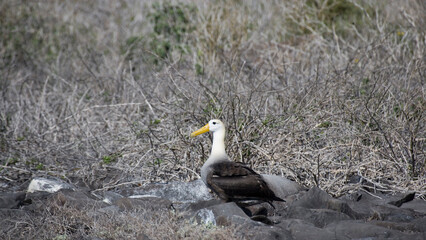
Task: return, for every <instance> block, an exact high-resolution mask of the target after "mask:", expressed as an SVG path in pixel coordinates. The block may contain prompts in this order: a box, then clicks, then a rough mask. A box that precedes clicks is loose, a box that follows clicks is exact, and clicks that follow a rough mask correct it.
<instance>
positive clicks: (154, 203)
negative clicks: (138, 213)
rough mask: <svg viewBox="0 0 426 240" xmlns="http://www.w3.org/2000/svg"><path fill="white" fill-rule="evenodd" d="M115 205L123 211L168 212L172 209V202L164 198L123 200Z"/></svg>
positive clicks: (119, 200)
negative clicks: (167, 210) (146, 210)
mask: <svg viewBox="0 0 426 240" xmlns="http://www.w3.org/2000/svg"><path fill="white" fill-rule="evenodd" d="M115 204H116V205H117V206H118V207H119V208H120V210H122V211H132V210H143V209H149V210H166V209H171V208H172V206H173V205H172V202H171V201H169V200H167V199H164V198H156V197H146V198H140V199H138V198H121V199H118V200H117V201H116V202H115Z"/></svg>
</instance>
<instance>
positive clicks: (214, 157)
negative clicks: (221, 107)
mask: <svg viewBox="0 0 426 240" xmlns="http://www.w3.org/2000/svg"><path fill="white" fill-rule="evenodd" d="M218 161H230V160H229V158H228V155H227V154H226V151H225V129H224V128H222V129H219V130H217V131H215V132H213V144H212V152H211V153H210V157H209V159H207V161H206V162H205V163H204V165H203V167H201V179H203V181H204V183H206V184H207V179H206V178H207V174H208V172H209V171H211V170H210V165H212V164H213V163H216V162H218Z"/></svg>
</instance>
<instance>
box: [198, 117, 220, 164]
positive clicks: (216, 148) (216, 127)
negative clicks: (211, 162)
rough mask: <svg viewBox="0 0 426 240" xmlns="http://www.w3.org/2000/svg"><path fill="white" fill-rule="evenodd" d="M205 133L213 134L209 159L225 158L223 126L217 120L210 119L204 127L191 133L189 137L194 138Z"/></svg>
mask: <svg viewBox="0 0 426 240" xmlns="http://www.w3.org/2000/svg"><path fill="white" fill-rule="evenodd" d="M206 132H212V133H213V145H212V151H211V154H210V158H212V157H213V156H214V157H226V158H227V155H226V152H225V124H223V122H222V121H220V120H218V119H212V120H210V121H209V123H207V124H206V125H205V126H204V127H202V128H200V129H198V130H197V131H195V132H193V133H191V137H195V136H198V135H200V134H203V133H206ZM210 158H209V159H210Z"/></svg>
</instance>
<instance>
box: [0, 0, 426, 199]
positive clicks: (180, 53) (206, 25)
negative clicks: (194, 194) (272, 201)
mask: <svg viewBox="0 0 426 240" xmlns="http://www.w3.org/2000/svg"><path fill="white" fill-rule="evenodd" d="M395 5H398V7H395ZM165 9H168V11H169V10H170V9H174V10H173V11H175V12H174V14H176V17H175V18H173V19H170V18H167V16H165V14H164V12H162V11H166V10H165ZM170 11H171V10H170ZM425 12H426V7H425V5H424V3H423V2H422V1H408V2H401V1H390V2H389V1H387V2H386V4H385V3H382V2H379V1H322V0H316V1H308V0H306V1H283V2H268V3H261V2H255V1H253V2H238V1H229V2H227V3H226V6H223V4H222V3H218V2H204V1H200V2H192V1H188V2H186V3H184V4H183V3H181V2H177V1H172V2H160V3H159V5H158V6H156V7H153V5H152V3H151V2H149V1H147V2H140V1H131V0H128V1H121V2H120V3H117V2H114V1H111V2H109V1H107V2H104V1H100V2H98V1H91V2H90V3H87V2H85V1H73V2H65V3H64V2H62V1H45V2H31V3H28V2H25V4H24V2H23V1H3V2H2V3H1V4H0V14H1V33H0V35H1V40H2V41H1V43H2V47H1V49H0V55H1V56H2V57H1V60H0V66H1V68H0V71H1V83H0V86H1V98H2V101H1V103H0V109H1V113H0V134H1V135H0V136H1V138H0V150H1V152H2V154H1V156H0V160H1V164H2V166H3V167H2V170H1V175H2V177H1V178H2V187H3V188H8V187H10V186H13V185H15V184H16V183H19V182H23V181H25V180H26V179H28V178H30V177H32V176H34V175H55V176H60V177H63V178H65V179H72V178H74V177H78V178H83V179H85V181H87V182H88V183H96V184H95V186H96V188H105V189H109V188H114V186H116V185H119V184H145V183H148V182H167V181H189V180H192V179H196V178H198V177H199V176H198V172H199V168H200V167H201V165H202V163H203V161H204V159H205V158H206V157H207V155H208V153H209V142H208V141H204V140H202V139H201V140H200V139H190V138H189V133H190V132H191V131H192V130H194V129H196V128H197V127H200V126H202V125H203V124H205V123H206V122H207V121H208V120H209V119H211V118H221V119H223V120H224V122H225V123H227V125H228V135H227V146H228V153H229V155H230V156H231V157H232V158H233V159H235V160H236V161H243V162H246V163H248V164H250V165H251V166H253V167H254V168H255V169H256V170H257V171H258V172H262V173H273V174H280V175H284V176H287V177H290V178H293V179H295V180H297V181H298V182H300V183H301V184H304V185H306V186H312V185H318V186H319V187H321V188H323V189H325V190H327V191H328V192H329V193H331V194H334V195H341V194H344V193H346V192H348V191H350V190H352V189H354V188H356V187H359V186H358V185H353V184H352V185H348V184H347V181H348V179H349V178H350V177H351V176H353V175H358V176H362V177H363V178H364V179H366V180H368V181H370V182H372V183H374V184H375V186H376V187H379V188H382V189H383V190H386V191H390V192H393V191H407V190H410V191H416V192H418V193H419V195H418V196H421V195H424V194H425V190H424V186H425V183H426V182H425V181H426V175H425V172H426V171H425V170H426V169H425V168H426V167H425V137H424V136H425V135H426V134H425V133H426V132H425V121H424V114H425V89H424V84H425V79H426V78H425V72H426V71H425V69H426V67H425V66H426V65H425V49H426V48H425V28H424V26H426V25H425V22H424V19H426V18H425V15H424V13H425ZM156 14H157V15H158V16H160V17H164V18H165V20H164V21H169V22H168V23H169V25H170V26H175V25H176V28H174V29H172V30H170V29H168V28H167V29H162V30H161V31H158V32H155V29H156V27H157V29H158V28H159V26H157V25H158V24H160V23H159V20H156V19H155V18H153V17H152V16H156ZM179 16H184V17H181V18H179ZM179 21H181V22H179ZM182 22H183V23H185V24H186V25H187V26H188V28H186V27H182V26H181V25H179V24H182ZM156 24H157V25H156ZM173 24H175V25H173ZM186 25H185V26H186ZM173 31H174V32H173ZM156 34H157V35H156ZM111 172H114V177H111V176H109V175H110V173H111ZM99 180H102V181H101V182H100V181H99ZM70 181H71V180H70Z"/></svg>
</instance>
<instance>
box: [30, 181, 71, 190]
mask: <svg viewBox="0 0 426 240" xmlns="http://www.w3.org/2000/svg"><path fill="white" fill-rule="evenodd" d="M61 189H71V190H74V187H73V186H71V185H70V184H68V183H65V182H63V181H61V180H59V179H47V178H34V179H33V180H31V182H30V185H29V186H28V189H27V192H29V193H33V192H49V193H55V192H57V191H59V190H61Z"/></svg>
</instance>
